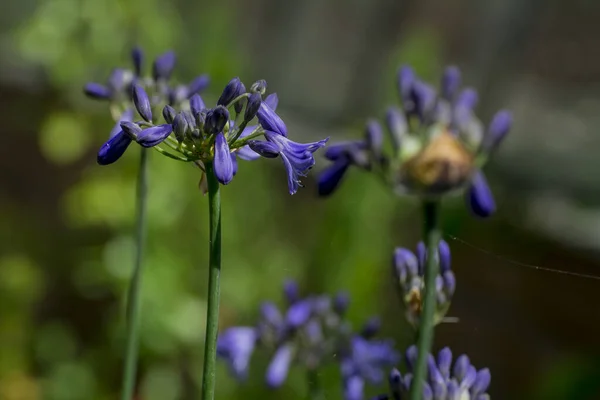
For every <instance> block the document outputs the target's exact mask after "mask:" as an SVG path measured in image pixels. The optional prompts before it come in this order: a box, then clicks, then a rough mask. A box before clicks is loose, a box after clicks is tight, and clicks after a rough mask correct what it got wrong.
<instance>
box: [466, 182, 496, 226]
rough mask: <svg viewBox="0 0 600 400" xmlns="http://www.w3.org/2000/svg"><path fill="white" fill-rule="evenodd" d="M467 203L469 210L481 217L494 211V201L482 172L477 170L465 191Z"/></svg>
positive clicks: (485, 216) (487, 215)
mask: <svg viewBox="0 0 600 400" xmlns="http://www.w3.org/2000/svg"><path fill="white" fill-rule="evenodd" d="M466 196H467V205H468V206H469V208H470V210H471V212H472V213H473V214H474V215H476V216H478V217H481V218H487V217H489V216H491V215H492V214H493V213H494V212H495V211H496V202H495V201H494V195H493V194H492V190H491V189H490V187H489V186H488V183H487V180H486V179H485V176H484V175H483V172H481V171H477V172H475V174H474V175H473V178H472V179H471V184H470V186H469V188H468V189H467V192H466Z"/></svg>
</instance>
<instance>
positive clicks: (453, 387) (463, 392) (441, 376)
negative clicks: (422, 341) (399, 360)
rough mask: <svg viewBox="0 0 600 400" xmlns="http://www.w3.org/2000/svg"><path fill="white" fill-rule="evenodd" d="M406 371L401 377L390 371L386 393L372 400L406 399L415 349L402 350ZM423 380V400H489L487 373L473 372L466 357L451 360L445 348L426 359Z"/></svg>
mask: <svg viewBox="0 0 600 400" xmlns="http://www.w3.org/2000/svg"><path fill="white" fill-rule="evenodd" d="M405 359H406V364H407V366H408V372H407V373H406V374H404V375H402V374H401V373H400V372H399V371H398V370H397V369H393V370H392V372H391V373H390V375H389V385H390V394H382V395H379V396H377V397H375V398H373V400H405V399H409V398H410V397H409V394H410V389H411V385H412V381H413V374H412V369H413V367H414V366H415V363H416V361H417V347H416V346H411V347H409V348H408V350H407V351H406V358H405ZM427 376H428V378H427V381H426V382H424V383H423V399H424V400H489V399H490V395H489V394H488V393H487V390H488V388H489V386H490V382H491V379H492V377H491V374H490V370H489V369H487V368H483V369H480V370H477V369H476V368H475V367H474V366H473V365H472V364H471V362H470V360H469V357H468V356H467V355H464V354H463V355H461V356H459V357H458V358H456V360H454V363H453V360H452V351H451V350H450V349H449V348H448V347H446V348H443V349H442V350H440V352H439V353H438V355H437V357H434V356H433V355H431V354H429V355H428V358H427Z"/></svg>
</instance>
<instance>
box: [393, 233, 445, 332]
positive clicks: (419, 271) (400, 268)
mask: <svg viewBox="0 0 600 400" xmlns="http://www.w3.org/2000/svg"><path fill="white" fill-rule="evenodd" d="M426 262H427V249H426V247H425V244H424V243H423V242H421V243H419V244H418V246H417V251H416V254H415V253H413V252H412V251H410V250H408V249H404V248H400V247H399V248H396V250H395V251H394V256H393V259H392V267H393V273H394V276H395V277H396V279H397V281H398V285H399V289H400V294H401V296H402V300H403V302H404V305H405V307H406V318H407V320H408V321H409V322H410V323H411V325H413V326H415V327H416V326H418V324H419V318H420V316H421V309H422V305H423V303H422V301H423V291H424V289H425V264H426ZM438 262H439V266H440V273H439V274H438V276H437V277H436V281H435V282H436V285H435V291H436V310H435V314H434V323H436V324H438V323H440V322H442V320H443V318H444V317H445V316H446V313H447V312H448V309H449V308H450V303H451V301H452V296H453V295H454V291H455V289H456V278H455V276H454V273H453V272H452V270H451V269H450V247H449V246H448V243H446V242H445V241H444V240H442V241H440V244H439V246H438Z"/></svg>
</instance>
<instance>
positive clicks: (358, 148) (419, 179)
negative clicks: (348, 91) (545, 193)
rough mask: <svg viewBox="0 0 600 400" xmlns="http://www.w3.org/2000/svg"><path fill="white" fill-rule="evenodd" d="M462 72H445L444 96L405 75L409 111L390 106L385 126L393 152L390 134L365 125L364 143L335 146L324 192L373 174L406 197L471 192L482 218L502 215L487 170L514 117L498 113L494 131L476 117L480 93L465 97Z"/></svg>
mask: <svg viewBox="0 0 600 400" xmlns="http://www.w3.org/2000/svg"><path fill="white" fill-rule="evenodd" d="M460 85H461V76H460V71H459V70H458V68H456V67H447V68H446V69H445V71H444V74H443V77H442V83H441V90H440V92H439V93H438V92H437V91H436V90H435V89H434V88H433V87H432V86H430V85H428V84H427V83H425V82H423V81H421V80H420V79H419V78H418V77H417V76H416V75H415V73H414V72H413V70H412V69H411V68H410V67H407V66H404V67H402V68H401V69H400V70H399V72H398V91H399V95H400V98H401V100H402V106H403V107H402V109H400V108H398V107H390V108H389V109H388V110H387V114H386V118H385V120H386V125H387V130H388V132H389V136H390V137H391V144H392V151H391V152H389V153H388V154H386V152H385V151H384V133H383V131H384V130H383V128H382V126H381V125H380V124H379V122H377V121H376V120H370V121H368V122H367V125H366V133H365V137H364V139H363V140H356V141H348V142H342V143H339V144H334V145H331V146H329V147H328V149H327V151H326V152H325V157H326V158H327V159H328V160H330V161H332V162H333V164H332V165H331V166H330V167H328V168H327V169H325V170H324V171H323V173H322V174H321V176H320V177H319V193H320V194H321V195H323V196H326V195H329V194H331V193H332V192H333V191H334V190H335V189H336V188H337V187H338V185H339V183H340V181H341V180H342V178H343V176H344V175H345V173H346V171H347V170H348V168H349V167H350V166H355V167H358V168H360V169H363V170H368V171H371V172H374V173H375V174H377V175H378V176H379V177H381V178H382V179H383V181H384V182H386V184H388V185H390V186H391V187H393V188H394V190H395V191H396V192H397V193H399V194H415V195H418V196H421V197H424V198H428V199H436V198H439V197H440V196H443V195H445V194H448V193H451V192H454V191H456V190H459V189H463V188H465V187H466V188H467V190H466V198H467V204H468V205H469V206H470V209H471V211H472V212H473V213H474V214H475V215H477V216H480V217H488V216H490V215H491V214H492V213H493V212H494V211H495V208H496V205H495V201H494V198H493V195H492V192H491V190H490V188H489V186H488V184H487V181H486V179H485V176H484V175H483V173H482V172H481V168H482V167H483V166H484V165H485V164H486V162H487V160H488V159H489V156H490V155H491V154H492V153H493V152H494V150H496V148H497V147H498V145H499V144H500V142H501V141H502V139H503V138H504V137H505V136H506V134H507V133H508V131H509V130H510V127H511V125H512V117H511V114H510V113H509V112H508V111H504V110H503V111H499V112H498V113H497V114H496V115H495V116H494V117H493V119H492V121H491V123H490V124H489V126H488V128H487V130H486V129H484V127H483V125H482V123H481V122H480V120H479V119H478V118H477V116H476V115H475V113H474V108H475V106H476V105H477V101H478V96H477V92H476V91H475V90H473V89H471V88H466V89H463V90H460Z"/></svg>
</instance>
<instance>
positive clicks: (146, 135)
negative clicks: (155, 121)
mask: <svg viewBox="0 0 600 400" xmlns="http://www.w3.org/2000/svg"><path fill="white" fill-rule="evenodd" d="M172 131H173V128H172V127H171V124H163V125H157V126H153V127H152V128H147V129H144V130H143V131H142V132H141V133H140V134H138V136H137V139H136V142H138V143H139V144H140V145H141V146H142V147H154V146H156V145H157V144H160V143H162V142H163V141H164V140H165V139H166V138H167V137H169V135H170V134H171V132H172Z"/></svg>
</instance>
